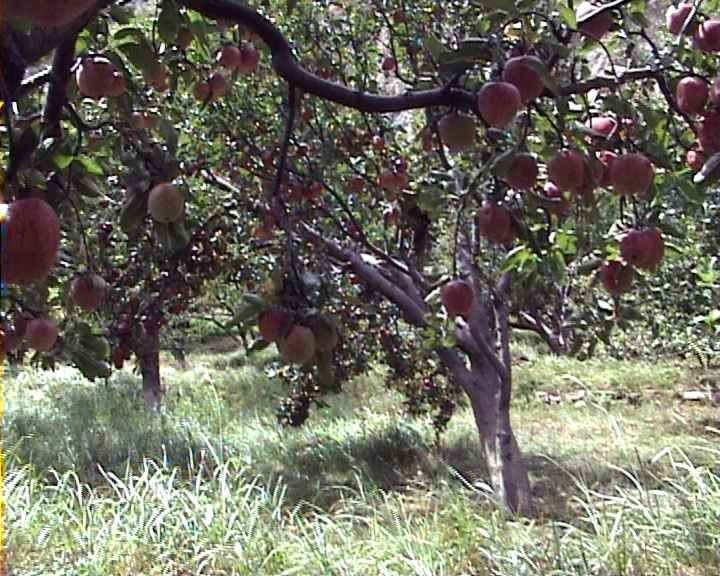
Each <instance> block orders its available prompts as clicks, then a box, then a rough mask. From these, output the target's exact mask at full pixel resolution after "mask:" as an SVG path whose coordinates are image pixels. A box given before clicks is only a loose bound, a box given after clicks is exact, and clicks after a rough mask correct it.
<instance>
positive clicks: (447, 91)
mask: <svg viewBox="0 0 720 576" xmlns="http://www.w3.org/2000/svg"><path fill="white" fill-rule="evenodd" d="M626 2H627V0H615V2H611V3H608V4H606V5H604V6H602V8H601V9H599V10H597V11H595V12H593V13H591V15H589V16H588V17H587V19H589V18H592V17H593V16H597V15H598V14H600V13H601V12H604V11H606V10H611V9H613V8H617V7H619V6H621V5H622V4H625V3H626ZM182 3H183V4H184V5H185V6H187V7H188V8H190V9H192V10H196V11H198V12H200V13H202V14H204V15H205V16H208V17H210V18H223V19H228V20H233V21H236V22H238V23H240V24H242V25H243V26H247V27H248V28H250V29H252V30H253V31H254V32H255V33H257V34H258V36H260V38H262V40H263V41H264V42H265V43H266V44H267V46H268V48H270V52H271V54H272V64H273V67H274V68H275V71H276V72H277V73H278V74H279V75H280V76H281V77H282V78H283V79H285V80H286V81H287V82H289V83H290V84H292V85H294V86H295V87H297V88H300V89H301V90H302V91H303V92H307V93H309V94H314V95H316V96H318V97H320V98H323V99H324V100H329V101H332V102H336V103H338V104H343V105H345V106H348V107H350V108H354V109H356V110H360V111H362V112H370V113H376V114H377V113H384V112H402V111H403V110H411V109H416V108H430V107H435V106H448V107H452V108H458V109H462V110H472V111H474V112H477V98H476V95H475V93H474V92H471V91H469V90H465V89H462V88H457V87H453V86H441V87H439V88H433V89H429V90H415V91H408V92H406V93H405V94H400V95H397V96H382V95H378V94H370V93H367V92H362V91H359V90H353V89H352V88H348V87H347V86H343V85H341V84H336V83H334V82H330V81H328V80H324V79H322V78H320V77H318V76H316V75H315V74H313V73H311V72H309V71H307V70H305V69H304V68H303V67H302V66H301V65H300V63H299V62H298V59H297V58H296V56H295V54H294V52H293V49H292V47H291V46H290V43H289V42H288V40H287V39H286V38H285V36H284V35H283V33H282V32H281V31H280V30H279V29H278V28H277V27H276V26H275V24H273V23H272V22H271V21H270V20H269V19H268V18H266V17H265V16H263V15H262V14H260V13H259V12H257V10H255V9H254V8H251V7H249V6H246V5H244V4H241V3H240V2H239V1H238V0H182ZM585 20H586V19H583V20H582V21H585ZM658 73H659V70H658V69H657V68H652V67H646V68H638V69H634V70H627V71H626V72H624V73H623V74H621V75H620V76H619V77H618V78H610V77H597V78H593V79H591V80H587V81H585V82H574V83H571V84H567V85H565V86H562V87H561V88H560V93H561V95H563V96H569V95H572V94H581V93H584V92H588V91H590V90H596V89H600V88H612V87H614V86H618V85H621V84H625V83H627V82H631V81H635V80H644V79H650V78H655V77H656V76H657V74H658ZM548 95H550V94H549V93H548Z"/></svg>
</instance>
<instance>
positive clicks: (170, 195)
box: [148, 182, 185, 223]
mask: <svg viewBox="0 0 720 576" xmlns="http://www.w3.org/2000/svg"><path fill="white" fill-rule="evenodd" d="M184 207H185V195H184V194H183V192H182V190H180V189H179V188H177V187H176V186H173V185H172V184H170V183H169V182H164V183H162V184H158V185H157V186H155V187H154V188H153V189H152V190H150V195H149V196H148V212H149V213H150V216H152V217H153V218H154V219H155V220H157V221H158V222H164V223H167V222H174V221H175V220H178V219H179V218H180V216H182V214H183V209H184Z"/></svg>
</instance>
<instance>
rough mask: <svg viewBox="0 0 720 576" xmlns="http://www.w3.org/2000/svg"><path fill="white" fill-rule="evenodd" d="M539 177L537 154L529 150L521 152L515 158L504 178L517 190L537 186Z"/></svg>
mask: <svg viewBox="0 0 720 576" xmlns="http://www.w3.org/2000/svg"><path fill="white" fill-rule="evenodd" d="M537 177H538V165H537V161H536V160H535V156H533V155H532V154H530V153H529V152H520V153H519V154H516V155H515V158H513V161H512V163H511V164H510V166H509V167H508V169H507V171H506V172H505V174H504V175H503V180H505V182H507V184H508V186H510V188H513V189H515V190H530V189H531V188H532V187H533V186H535V183H536V182H537Z"/></svg>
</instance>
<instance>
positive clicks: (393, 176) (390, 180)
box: [379, 169, 408, 192]
mask: <svg viewBox="0 0 720 576" xmlns="http://www.w3.org/2000/svg"><path fill="white" fill-rule="evenodd" d="M407 183H408V175H407V172H397V171H393V170H390V169H385V170H383V171H382V172H381V174H380V180H379V184H380V188H383V189H384V190H387V191H388V192H399V191H400V190H402V189H403V188H405V186H407Z"/></svg>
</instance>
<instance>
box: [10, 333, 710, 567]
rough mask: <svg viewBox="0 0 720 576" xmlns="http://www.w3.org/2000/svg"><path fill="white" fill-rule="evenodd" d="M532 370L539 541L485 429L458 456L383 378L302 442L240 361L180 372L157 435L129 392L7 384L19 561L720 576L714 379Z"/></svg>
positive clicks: (118, 384)
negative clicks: (510, 491) (694, 389)
mask: <svg viewBox="0 0 720 576" xmlns="http://www.w3.org/2000/svg"><path fill="white" fill-rule="evenodd" d="M516 357H518V358H519V360H518V364H517V365H516V367H515V379H516V389H517V390H518V391H519V397H518V402H517V406H516V409H515V412H514V422H515V426H516V429H517V433H518V437H519V441H520V443H521V446H522V448H523V450H524V453H525V457H526V459H527V462H528V465H529V467H530V471H531V475H532V480H533V485H534V490H535V493H536V497H537V502H538V509H539V514H538V517H537V518H535V519H533V520H526V519H519V518H512V517H507V516H505V515H503V514H502V513H500V512H499V511H498V510H497V509H495V508H494V507H493V506H492V504H491V503H490V502H489V501H488V497H487V486H486V485H485V473H484V470H483V467H482V465H481V464H480V460H481V459H480V453H479V445H478V442H477V440H476V433H475V431H474V429H473V426H472V423H471V418H470V414H469V412H468V411H467V410H466V409H465V410H463V411H462V412H460V413H459V414H458V415H457V417H456V418H455V419H454V420H453V422H452V423H451V425H450V428H449V429H448V431H447V433H446V434H445V435H444V436H443V437H442V439H441V441H440V442H439V443H436V442H435V438H434V434H433V432H432V430H431V429H430V428H429V427H428V426H427V423H426V422H423V421H415V420H409V419H407V418H405V417H403V416H402V398H400V397H399V396H397V395H394V394H393V393H392V392H389V391H387V390H386V389H385V387H384V385H383V382H382V373H381V372H377V373H371V374H368V375H366V376H365V377H363V378H360V379H358V380H356V381H355V382H353V383H352V384H351V385H350V386H348V388H347V390H346V391H345V392H344V393H343V394H342V395H339V396H335V397H332V398H330V399H329V407H328V408H326V409H324V410H321V411H319V412H317V413H316V414H314V416H313V418H311V420H310V421H309V422H308V424H307V425H306V426H304V427H302V428H300V429H286V428H279V427H278V426H277V425H276V422H275V414H274V411H275V408H276V406H277V402H278V400H279V399H280V398H282V397H283V396H284V394H285V392H286V391H284V390H283V389H282V388H281V386H280V385H279V384H278V382H277V381H273V380H270V379H268V378H267V377H266V376H265V375H264V374H263V373H262V371H261V370H260V369H259V368H258V366H257V365H251V364H248V363H247V362H246V360H245V359H244V358H243V357H242V356H240V355H237V354H232V353H218V352H214V353H212V352H207V353H205V354H196V355H193V356H191V357H190V369H188V370H187V371H184V372H181V371H179V370H177V369H175V368H173V367H172V363H171V362H169V363H168V367H167V368H166V369H165V371H164V377H165V381H166V386H167V395H166V397H165V404H164V409H163V413H162V415H161V416H159V417H157V418H150V419H149V418H146V417H145V416H144V414H143V413H142V409H141V406H142V401H141V399H140V398H139V397H138V394H137V391H138V382H137V379H136V377H135V376H134V375H132V374H131V373H129V372H121V373H119V374H117V375H116V376H114V377H113V379H112V381H111V382H110V383H109V385H108V386H107V387H106V386H105V385H104V384H102V383H95V384H92V383H88V382H86V381H84V380H83V379H82V378H80V377H79V375H78V374H77V373H76V372H75V371H74V370H72V369H69V368H62V369H60V370H58V371H56V372H53V373H50V372H36V371H32V370H23V371H22V372H20V373H17V374H14V375H13V376H12V377H11V378H7V377H6V378H5V382H6V394H5V399H6V414H5V422H4V434H3V441H4V449H5V451H6V455H7V461H6V466H7V473H6V479H5V483H6V485H5V491H6V497H7V552H6V554H7V561H8V563H9V564H10V566H12V568H13V570H14V574H16V575H17V576H35V575H37V576H40V575H42V576H53V575H56V576H65V575H68V576H69V575H71V574H72V575H73V576H74V575H78V576H96V575H98V576H99V575H103V576H120V575H122V576H127V575H133V576H141V575H142V576H151V575H152V576H154V575H170V574H172V575H174V576H189V575H194V574H203V575H212V576H220V575H231V574H232V575H236V574H237V575H240V574H242V575H245V574H247V575H253V576H254V575H291V574H302V575H313V576H314V575H328V576H330V575H333V576H335V575H337V576H341V575H342V576H345V575H355V574H357V575H366V574H367V575H379V576H380V575H382V576H390V575H393V576H394V575H398V576H399V575H418V576H420V575H422V576H426V575H427V576H430V575H433V576H435V575H438V576H439V575H448V576H450V575H452V576H459V575H464V576H470V575H476V574H483V575H486V574H487V575H503V576H504V575H508V576H509V575H525V574H527V575H548V576H549V575H556V576H560V575H570V574H577V575H590V574H592V575H599V576H600V575H602V576H605V575H607V576H611V575H612V576H616V575H618V576H619V575H623V576H626V575H627V576H629V575H637V576H640V575H642V576H651V575H665V574H667V575H673V576H677V575H686V576H690V575H692V576H697V575H713V576H716V575H717V574H718V572H719V571H720V422H719V421H718V410H717V407H712V406H710V405H707V404H689V403H682V402H680V401H679V400H678V399H677V398H676V397H675V393H676V392H677V391H678V390H680V389H682V388H686V387H690V386H695V385H697V383H698V382H699V381H700V376H699V375H698V374H697V373H696V372H695V371H694V370H692V369H691V367H689V366H688V365H684V364H681V363H676V362H673V361H670V360H664V361H658V362H655V363H643V362H640V361H634V362H619V361H611V360H607V359H599V360H591V361H586V362H582V363H581V362H577V361H573V360H569V359H563V358H552V357H548V356H545V355H543V354H542V353H540V352H538V351H537V350H536V349H534V348H533V347H532V346H529V345H519V346H518V348H517V350H516ZM270 360H271V358H269V357H265V358H263V359H262V361H261V362H260V364H262V363H263V362H268V361H270ZM580 389H582V390H585V391H586V392H585V397H584V398H582V399H581V400H579V401H575V402H573V401H570V400H568V399H567V396H568V395H569V394H572V393H574V392H577V391H578V390H580ZM618 391H622V392H624V394H617V392H618ZM650 391H652V394H650ZM539 393H551V394H556V395H558V397H560V398H563V400H562V401H561V402H560V403H559V404H546V403H545V402H543V401H542V400H540V399H539V398H541V396H539ZM613 398H620V399H613Z"/></svg>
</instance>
